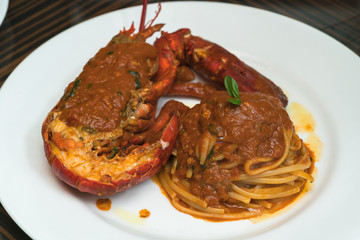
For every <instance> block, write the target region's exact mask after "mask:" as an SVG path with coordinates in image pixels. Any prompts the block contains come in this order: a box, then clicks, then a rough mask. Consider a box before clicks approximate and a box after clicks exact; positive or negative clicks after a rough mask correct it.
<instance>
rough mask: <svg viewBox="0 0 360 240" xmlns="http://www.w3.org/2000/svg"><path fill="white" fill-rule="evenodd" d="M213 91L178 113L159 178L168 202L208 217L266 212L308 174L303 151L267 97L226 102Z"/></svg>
mask: <svg viewBox="0 0 360 240" xmlns="http://www.w3.org/2000/svg"><path fill="white" fill-rule="evenodd" d="M227 97H228V96H227V95H226V93H223V92H217V93H216V94H214V95H213V96H211V98H210V97H206V98H204V99H203V100H202V101H201V103H200V104H198V105H196V106H195V107H194V108H192V109H190V110H188V111H187V112H186V113H184V114H183V115H182V117H181V125H180V133H179V137H178V140H177V143H176V147H175V150H174V151H173V155H174V156H173V158H172V159H171V160H170V161H169V162H168V163H167V165H166V166H165V168H164V169H163V170H162V171H161V172H160V174H159V179H160V183H161V184H162V186H163V187H164V189H165V190H166V192H167V193H168V195H169V197H170V199H171V202H172V204H173V206H174V207H175V208H176V209H178V210H179V211H182V212H184V213H187V214H190V215H193V216H196V217H200V218H205V219H210V220H216V221H221V220H236V219H248V218H254V217H258V216H260V215H263V214H267V213H273V212H276V211H278V210H279V209H281V208H283V207H285V206H287V205H288V204H290V203H291V202H292V201H293V200H294V199H295V198H296V197H297V196H298V195H299V194H300V193H301V192H302V191H303V189H304V188H305V185H306V183H307V182H312V181H313V177H312V176H311V172H312V169H313V158H312V154H311V152H310V151H309V150H308V149H307V147H306V146H305V145H304V144H303V141H302V140H301V139H300V138H299V137H298V135H297V134H296V132H295V131H294V127H293V124H292V122H291V120H290V118H289V116H288V114H287V112H286V111H285V109H284V108H283V107H281V106H280V104H278V102H277V100H276V99H275V98H272V97H269V96H266V95H263V94H259V93H241V100H242V104H241V105H240V106H235V105H232V104H230V103H229V102H228V101H227V100H226V98H227Z"/></svg>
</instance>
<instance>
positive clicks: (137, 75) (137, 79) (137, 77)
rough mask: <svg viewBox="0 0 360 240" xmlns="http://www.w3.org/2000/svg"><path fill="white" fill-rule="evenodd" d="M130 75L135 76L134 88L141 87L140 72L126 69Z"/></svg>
mask: <svg viewBox="0 0 360 240" xmlns="http://www.w3.org/2000/svg"><path fill="white" fill-rule="evenodd" d="M128 72H129V73H130V74H131V75H133V76H135V86H136V89H139V88H141V83H140V80H139V78H140V74H139V73H138V72H136V71H128Z"/></svg>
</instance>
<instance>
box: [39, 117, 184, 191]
mask: <svg viewBox="0 0 360 240" xmlns="http://www.w3.org/2000/svg"><path fill="white" fill-rule="evenodd" d="M47 123H48V121H47V120H45V122H44V125H47ZM178 125H179V118H178V116H177V115H173V116H172V118H171V119H170V121H169V123H168V124H167V126H166V127H165V128H164V130H163V132H162V136H161V138H160V139H159V141H160V140H161V141H163V142H167V143H169V145H168V146H167V147H166V148H165V149H163V148H162V147H158V148H156V149H155V150H153V151H155V156H156V157H155V158H154V159H153V161H152V162H151V163H148V162H147V163H144V164H143V165H141V166H139V167H137V168H134V169H132V170H131V171H130V172H129V171H128V172H127V173H128V174H130V175H131V177H130V178H125V179H120V180H118V181H114V182H110V183H104V182H98V181H94V180H90V179H87V178H84V177H82V176H80V175H78V174H76V173H74V172H72V171H71V170H69V169H68V168H67V167H66V166H65V165H64V164H63V163H62V162H61V161H60V160H59V159H58V158H57V157H56V156H54V155H53V154H52V153H51V150H50V145H49V143H48V142H47V141H46V137H45V134H46V133H45V132H44V131H43V140H44V150H45V155H46V157H47V159H48V162H49V164H50V165H51V168H52V170H53V172H54V174H55V175H56V176H57V177H59V179H61V180H62V181H64V182H65V183H67V184H68V185H70V186H72V187H74V188H76V189H78V190H79V191H81V192H88V193H92V194H96V195H112V194H114V193H117V192H121V191H123V190H125V189H128V188H131V187H133V186H135V185H136V184H138V183H141V182H143V181H145V180H147V179H149V178H150V177H152V176H153V175H155V174H157V173H158V172H159V171H160V169H161V168H162V167H163V166H164V165H165V163H166V162H167V160H168V158H169V157H170V154H171V152H172V149H173V148H174V145H175V141H176V138H177V135H178ZM45 128H46V127H45V126H43V129H45Z"/></svg>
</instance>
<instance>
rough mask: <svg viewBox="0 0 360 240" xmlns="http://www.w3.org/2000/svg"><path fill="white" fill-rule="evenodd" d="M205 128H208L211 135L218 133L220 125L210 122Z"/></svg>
mask: <svg viewBox="0 0 360 240" xmlns="http://www.w3.org/2000/svg"><path fill="white" fill-rule="evenodd" d="M207 129H208V130H209V132H210V133H211V134H213V135H218V134H219V132H220V131H221V127H220V126H215V125H214V124H212V123H210V124H209V125H208V126H207Z"/></svg>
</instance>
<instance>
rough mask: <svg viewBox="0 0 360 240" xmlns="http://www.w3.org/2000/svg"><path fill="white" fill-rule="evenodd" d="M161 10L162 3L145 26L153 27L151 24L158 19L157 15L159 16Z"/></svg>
mask: <svg viewBox="0 0 360 240" xmlns="http://www.w3.org/2000/svg"><path fill="white" fill-rule="evenodd" d="M160 11H161V3H159V4H158V10H157V11H156V12H155V17H154V18H153V19H151V20H150V21H149V22H147V23H146V25H145V27H151V25H152V24H153V22H154V21H155V20H156V19H157V17H158V16H159V13H160Z"/></svg>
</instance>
